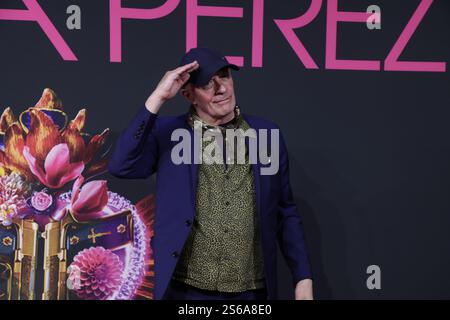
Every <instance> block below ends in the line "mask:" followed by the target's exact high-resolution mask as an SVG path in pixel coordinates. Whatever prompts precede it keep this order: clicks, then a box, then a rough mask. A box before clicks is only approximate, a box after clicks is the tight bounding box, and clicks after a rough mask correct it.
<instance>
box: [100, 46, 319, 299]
mask: <svg viewBox="0 0 450 320" xmlns="http://www.w3.org/2000/svg"><path fill="white" fill-rule="evenodd" d="M231 69H234V70H238V69H239V68H238V67H237V66H235V65H233V64H230V63H229V62H228V61H227V60H226V58H225V57H224V56H223V55H222V54H220V53H219V52H218V51H216V50H213V49H208V48H195V49H192V50H190V51H189V52H188V53H187V54H185V55H184V57H183V59H182V61H181V63H180V66H179V67H178V68H176V69H174V70H171V71H168V72H167V73H166V74H165V75H164V77H163V78H162V79H161V81H160V82H159V84H158V85H157V87H156V89H155V90H154V91H153V92H152V94H151V95H150V96H149V98H148V99H147V101H146V102H145V107H143V108H142V109H141V111H140V112H139V113H138V114H137V116H136V117H135V118H134V120H133V121H132V123H131V125H130V126H129V127H128V128H127V129H126V130H125V131H124V132H123V133H122V135H121V136H120V138H119V140H118V143H117V146H116V149H115V151H114V153H113V156H112V159H111V161H110V165H109V171H110V172H111V174H113V175H115V176H117V177H120V178H132V179H135V178H147V177H149V176H150V175H151V174H153V173H155V172H157V173H158V174H157V190H156V213H155V224H154V237H153V239H152V241H151V245H152V248H153V252H154V259H155V292H154V296H155V299H239V300H241V299H276V297H277V292H276V291H277V261H276V257H277V255H276V252H277V251H276V243H277V240H278V243H279V245H280V248H281V251H282V253H283V255H284V257H285V258H286V259H287V263H288V266H289V268H290V270H291V272H292V275H293V280H294V285H295V298H296V299H298V300H301V299H305V300H306V299H312V298H313V293H312V275H311V270H310V264H309V258H308V253H307V248H306V244H305V239H304V235H303V230H302V222H301V219H300V216H299V214H298V211H297V208H296V205H295V203H294V201H293V198H292V192H291V188H290V183H289V168H288V155H287V150H286V146H285V144H284V141H283V138H282V137H281V136H280V139H279V141H275V142H272V144H273V143H276V144H277V145H279V154H276V155H272V156H274V158H276V159H279V170H277V171H276V173H274V174H271V175H263V174H261V172H262V171H261V170H262V169H264V167H265V166H266V164H267V163H266V164H262V163H261V162H259V161H257V162H256V163H250V160H249V159H250V158H251V156H250V155H249V150H248V149H247V148H244V152H245V154H244V158H245V160H246V161H245V163H242V162H241V163H239V162H238V163H233V162H229V161H227V159H228V160H229V159H230V152H231V153H233V154H231V155H232V156H234V155H235V154H234V152H235V151H233V150H236V149H226V150H224V151H223V152H222V153H220V152H210V155H211V154H212V155H213V156H217V155H220V159H224V160H225V161H222V162H221V161H212V162H211V161H209V162H208V161H206V158H203V157H200V158H201V160H205V161H192V162H189V163H186V162H182V163H180V162H179V161H178V160H177V161H175V160H174V148H175V147H177V143H176V141H175V140H176V139H174V136H173V134H174V132H177V130H185V131H186V132H188V135H190V137H195V136H196V134H195V132H196V130H200V131H201V134H205V133H206V132H213V133H218V135H216V136H212V137H211V139H204V140H203V141H202V142H201V145H200V146H199V147H198V149H199V150H200V151H202V152H206V151H207V150H208V148H209V143H212V142H214V143H217V142H218V141H219V140H221V138H222V137H223V136H222V135H223V134H224V133H225V132H226V131H228V130H238V129H242V130H244V131H247V130H255V132H258V133H257V136H256V138H260V134H259V132H260V131H261V130H275V131H277V130H278V128H277V126H276V125H275V124H273V123H272V122H270V121H267V120H263V119H261V118H258V117H254V116H250V115H246V114H242V113H241V111H240V109H239V107H237V105H236V97H235V93H234V82H233V77H232V75H231ZM180 90H181V93H182V95H183V96H184V97H185V98H186V99H187V100H188V101H189V103H190V104H191V107H190V110H189V111H188V113H187V114H184V115H181V116H178V117H159V116H158V112H159V110H160V108H161V106H162V105H163V104H164V103H165V102H166V101H168V100H170V99H172V98H173V97H174V96H175V95H176V94H177V93H178V92H179V91H180ZM205 136H206V135H205ZM277 137H278V135H277ZM194 140H195V139H194V138H193V139H192V141H194ZM209 140H212V141H211V142H210V141H209ZM225 140H227V139H226V138H225ZM233 140H234V139H233ZM208 142H209V143H208ZM228 143H230V142H228ZM192 145H194V149H195V150H197V149H196V148H195V142H192ZM218 145H220V144H218ZM247 146H248V144H247ZM269 148H271V147H270V146H269ZM272 149H277V148H275V147H274V148H272ZM230 150H231V151H230ZM197 151H198V150H197ZM219 151H220V150H219ZM277 151H278V150H277ZM184 152H186V154H184V155H183V157H184V156H189V155H191V151H190V150H188V151H186V150H184ZM236 152H242V148H241V149H239V150H237V151H236ZM272 152H273V150H272ZM206 153H207V152H206ZM213 153H214V154H213ZM196 155H197V153H196V151H194V157H195V156H196ZM241 156H242V154H241ZM238 157H239V155H238ZM215 159H216V160H217V158H215ZM269 162H270V160H269Z"/></svg>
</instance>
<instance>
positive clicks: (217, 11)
mask: <svg viewBox="0 0 450 320" xmlns="http://www.w3.org/2000/svg"><path fill="white" fill-rule="evenodd" d="M200 16H203V17H224V18H242V17H243V16H244V9H243V8H236V7H219V6H199V5H198V1H197V0H186V51H189V50H190V49H192V48H195V47H197V35H198V17H200ZM227 59H228V61H230V63H234V64H236V65H238V66H240V67H242V66H243V65H244V57H242V56H227Z"/></svg>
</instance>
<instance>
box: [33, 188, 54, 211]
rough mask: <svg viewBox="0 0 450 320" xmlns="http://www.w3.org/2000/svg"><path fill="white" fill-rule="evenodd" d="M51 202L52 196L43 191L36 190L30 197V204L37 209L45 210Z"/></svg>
mask: <svg viewBox="0 0 450 320" xmlns="http://www.w3.org/2000/svg"><path fill="white" fill-rule="evenodd" d="M52 204H53V197H52V196H51V195H49V194H47V193H45V192H44V191H40V192H36V193H35V194H33V196H32V197H31V205H32V206H33V208H34V209H36V210H37V211H45V210H47V209H48V208H50V206H51V205H52Z"/></svg>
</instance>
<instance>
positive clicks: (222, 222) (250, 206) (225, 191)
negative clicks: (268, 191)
mask: <svg viewBox="0 0 450 320" xmlns="http://www.w3.org/2000/svg"><path fill="white" fill-rule="evenodd" d="M195 120H198V118H196V119H195ZM233 124H234V127H237V128H241V129H243V130H247V129H248V128H249V126H248V124H247V123H246V122H245V120H244V119H243V118H242V116H241V115H240V113H239V109H237V113H236V117H235V120H234V123H233ZM204 127H205V128H209V129H210V130H214V128H213V129H211V127H209V126H207V125H206V126H204ZM204 130H207V129H204ZM215 130H220V128H217V127H216V128H215ZM212 141H214V139H213V140H212ZM212 141H205V140H203V144H202V148H203V150H205V147H206V146H208V145H209V144H210V143H212ZM224 143H225V139H224ZM235 159H236V158H235ZM235 162H236V161H235ZM258 220H259V219H258V215H257V210H256V200H255V185H254V181H253V174H252V168H251V165H250V164H249V163H248V151H247V154H246V162H245V164H228V163H227V164H226V165H225V164H220V163H214V164H205V163H202V164H200V165H199V170H198V186H197V200H196V217H195V219H194V223H193V226H192V231H191V233H190V235H189V237H188V239H187V241H186V244H185V246H184V248H183V251H182V253H181V255H180V259H179V261H178V264H177V267H176V269H175V272H174V276H173V277H174V279H175V280H178V281H182V282H184V283H187V284H189V285H192V286H195V287H197V288H200V289H205V290H217V291H222V292H241V291H245V290H252V289H260V288H263V287H264V286H265V280H264V268H263V256H262V250H261V240H260V232H259V221H258Z"/></svg>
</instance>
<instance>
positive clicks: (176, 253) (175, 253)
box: [172, 251, 180, 258]
mask: <svg viewBox="0 0 450 320" xmlns="http://www.w3.org/2000/svg"><path fill="white" fill-rule="evenodd" d="M179 255H180V254H179V253H178V252H177V251H174V252H172V257H174V258H178V257H179Z"/></svg>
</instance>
